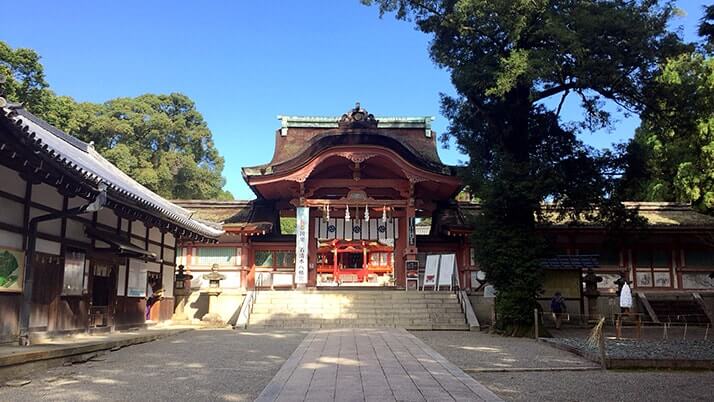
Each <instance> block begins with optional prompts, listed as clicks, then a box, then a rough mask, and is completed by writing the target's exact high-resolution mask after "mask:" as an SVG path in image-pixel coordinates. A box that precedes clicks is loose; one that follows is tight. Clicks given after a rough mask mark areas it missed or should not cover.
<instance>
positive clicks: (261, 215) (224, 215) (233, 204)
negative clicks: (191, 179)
mask: <svg viewBox="0 0 714 402" xmlns="http://www.w3.org/2000/svg"><path fill="white" fill-rule="evenodd" d="M174 202H175V203H177V204H179V205H181V206H182V207H184V208H186V209H188V210H190V211H191V212H192V213H193V216H194V217H195V218H198V219H202V220H206V221H210V222H213V224H214V225H215V224H218V225H221V226H222V227H223V228H224V229H226V231H230V230H231V229H245V230H248V229H250V230H251V231H254V232H260V233H263V232H265V233H269V232H270V231H271V230H272V229H273V226H274V225H275V224H276V219H277V216H278V215H277V211H276V210H275V207H274V205H273V204H271V203H269V202H261V201H258V200H250V201H213V200H175V201H174Z"/></svg>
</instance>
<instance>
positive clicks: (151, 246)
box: [149, 243, 161, 258]
mask: <svg viewBox="0 0 714 402" xmlns="http://www.w3.org/2000/svg"><path fill="white" fill-rule="evenodd" d="M149 252H151V253H154V254H156V258H159V257H161V246H157V245H156V244H153V243H149Z"/></svg>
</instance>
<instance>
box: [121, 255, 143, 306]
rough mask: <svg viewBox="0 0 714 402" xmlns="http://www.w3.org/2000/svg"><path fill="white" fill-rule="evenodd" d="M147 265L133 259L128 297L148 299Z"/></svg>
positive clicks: (130, 267) (130, 266)
mask: <svg viewBox="0 0 714 402" xmlns="http://www.w3.org/2000/svg"><path fill="white" fill-rule="evenodd" d="M146 272H147V267H146V263H145V262H144V261H141V260H135V259H131V261H130V262H129V282H128V284H127V285H128V286H127V291H126V295H127V296H129V297H146V284H147V279H146V277H147V274H146Z"/></svg>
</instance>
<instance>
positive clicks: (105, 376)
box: [0, 330, 307, 401]
mask: <svg viewBox="0 0 714 402" xmlns="http://www.w3.org/2000/svg"><path fill="white" fill-rule="evenodd" d="M306 334H307V331H299V330H280V331H244V332H238V331H233V330H197V331H190V332H187V333H183V334H180V335H176V336H173V337H168V338H164V339H161V340H158V341H154V342H150V343H145V344H141V345H135V346H130V347H127V348H124V349H121V350H119V351H116V352H111V353H109V354H107V355H103V356H100V357H98V358H97V360H99V361H89V362H87V363H83V364H76V365H73V366H68V367H58V368H54V369H51V370H48V371H45V372H42V373H37V374H36V375H35V376H34V377H32V378H31V379H32V383H30V384H28V385H25V386H24V387H21V388H11V387H2V388H0V401H38V400H41V401H89V400H101V401H168V400H177V401H179V400H180V401H208V400H223V401H252V400H253V399H254V398H255V397H256V396H258V394H260V392H261V391H262V390H263V388H264V387H265V385H266V384H267V383H268V382H269V381H270V379H271V378H272V377H273V376H274V375H275V373H277V371H278V369H280V366H282V364H283V362H285V360H286V359H287V358H288V357H289V356H290V354H291V353H292V352H293V351H294V350H295V348H296V347H297V345H298V344H299V343H300V342H301V341H302V339H303V338H304V337H305V335H306Z"/></svg>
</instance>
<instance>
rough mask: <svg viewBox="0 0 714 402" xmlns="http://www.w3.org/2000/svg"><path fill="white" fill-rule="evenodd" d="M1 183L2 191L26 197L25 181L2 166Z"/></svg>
mask: <svg viewBox="0 0 714 402" xmlns="http://www.w3.org/2000/svg"><path fill="white" fill-rule="evenodd" d="M0 183H2V186H0V189H2V191H5V192H7V193H10V194H14V195H17V196H19V197H23V198H24V197H25V180H22V178H21V177H20V175H19V174H18V173H17V172H16V171H14V170H12V169H8V168H6V167H5V166H0Z"/></svg>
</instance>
